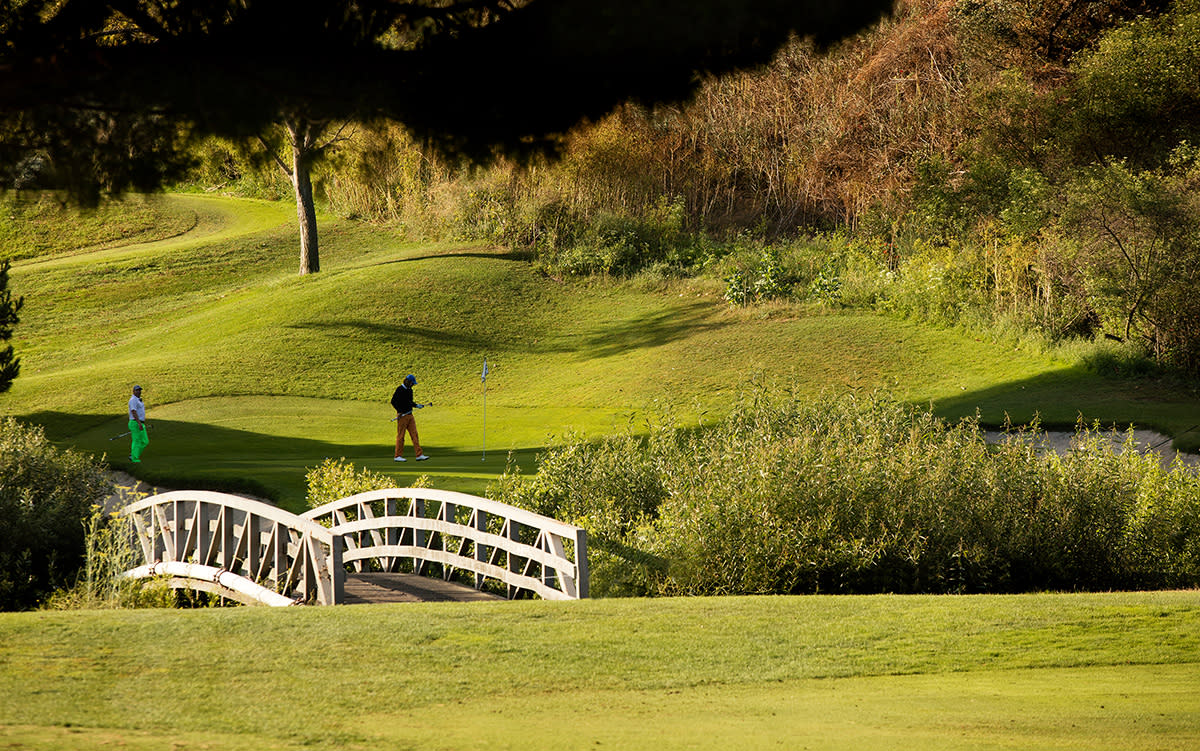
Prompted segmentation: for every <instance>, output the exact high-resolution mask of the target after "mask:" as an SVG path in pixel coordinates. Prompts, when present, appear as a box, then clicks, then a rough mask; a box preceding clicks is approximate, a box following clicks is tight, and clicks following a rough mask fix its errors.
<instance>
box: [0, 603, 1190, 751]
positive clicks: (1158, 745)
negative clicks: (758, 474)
mask: <svg viewBox="0 0 1200 751" xmlns="http://www.w3.org/2000/svg"><path fill="white" fill-rule="evenodd" d="M0 695H2V696H4V697H5V701H4V702H3V703H0V742H2V743H4V744H5V746H6V747H15V748H80V749H82V748H95V747H98V746H105V745H111V746H117V747H121V748H135V749H137V748H147V749H149V748H167V747H170V748H177V749H192V748H222V749H239V748H245V749H292V748H304V747H312V746H318V747H326V748H328V747H337V748H356V749H357V748H361V749H377V748H422V749H494V748H520V749H562V748H578V749H581V748H621V749H683V748H698V749H727V748H769V747H782V748H804V747H807V748H814V749H835V748H839V749H844V748H885V749H890V748H895V749H904V748H923V749H925V748H930V749H979V748H997V749H1000V748H1019V749H1069V748H1079V749H1094V748H1113V749H1117V748H1120V749H1134V748H1136V749H1182V748H1194V747H1196V745H1197V744H1200V592H1169V593H1148V594H1104V595H1024V596H1013V597H985V596H974V597H888V596H877V597H822V596H816V597H749V598H741V597H737V598H734V597H731V598H711V599H710V598H695V599H665V600H593V601H581V602H574V603H548V602H540V601H523V602H501V603H474V604H425V605H398V606H344V607H334V608H324V609H321V608H298V609H293V610H288V611H279V610H268V609H252V608H237V609H227V610H200V611H188V612H178V611H125V612H69V613H53V612H35V613H20V614H11V613H8V614H0Z"/></svg>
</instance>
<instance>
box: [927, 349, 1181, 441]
mask: <svg viewBox="0 0 1200 751" xmlns="http://www.w3.org/2000/svg"><path fill="white" fill-rule="evenodd" d="M933 411H934V413H935V414H937V415H938V416H940V417H942V418H945V419H947V420H957V419H960V418H964V417H970V416H973V415H975V414H976V413H977V412H978V414H979V417H980V421H981V423H982V424H983V426H984V427H986V428H993V429H998V428H1001V427H1003V426H1004V423H1005V420H1006V417H1007V419H1008V420H1010V421H1011V422H1012V424H1013V425H1024V424H1028V423H1030V422H1031V421H1033V420H1034V419H1035V418H1036V419H1038V420H1039V422H1040V423H1041V426H1042V427H1043V428H1045V429H1052V430H1073V429H1074V428H1075V426H1076V425H1077V424H1078V423H1079V422H1080V421H1081V420H1082V421H1083V422H1084V423H1085V424H1088V425H1091V424H1092V423H1097V422H1098V423H1099V424H1100V425H1101V427H1103V428H1106V429H1108V428H1116V429H1117V430H1125V429H1127V428H1129V427H1130V426H1135V427H1137V428H1140V429H1146V430H1155V431H1158V432H1160V433H1163V434H1165V435H1170V436H1173V437H1174V438H1175V445H1176V448H1180V449H1181V450H1189V451H1190V450H1194V446H1196V445H1197V444H1198V443H1200V432H1198V431H1200V401H1198V400H1197V399H1196V395H1195V393H1194V390H1193V389H1191V388H1189V387H1186V386H1182V385H1180V384H1178V383H1176V382H1172V381H1170V380H1165V379H1155V378H1114V377H1110V376H1103V375H1099V374H1096V373H1094V372H1091V371H1089V370H1087V369H1085V368H1082V367H1069V368H1064V369H1062V370H1057V371H1054V372H1050V373H1044V374H1042V375H1038V376H1034V377H1032V378H1026V379H1021V380H1014V381H1010V382H1007V383H1001V384H997V385H995V386H992V387H989V388H985V389H977V390H974V391H965V392H963V393H962V394H961V395H959V396H952V397H947V398H941V399H937V400H935V401H934V403H933Z"/></svg>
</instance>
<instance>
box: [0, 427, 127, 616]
mask: <svg viewBox="0 0 1200 751" xmlns="http://www.w3.org/2000/svg"><path fill="white" fill-rule="evenodd" d="M111 491H112V481H111V480H110V479H109V476H108V473H107V472H106V471H105V468H104V467H103V466H102V465H101V464H100V463H98V462H97V461H96V460H94V459H93V458H91V457H90V456H87V455H85V454H81V453H78V452H75V451H63V450H60V449H58V448H56V447H54V446H53V445H52V444H51V443H50V442H49V441H48V440H46V435H45V433H44V431H43V430H42V429H41V428H40V427H37V426H29V425H24V424H22V423H19V422H17V421H16V420H14V419H12V418H8V417H5V418H0V610H22V609H26V608H31V607H35V606H36V605H38V604H39V603H40V602H42V601H43V600H44V599H45V598H46V597H48V596H49V595H50V594H51V593H52V592H53V591H55V590H56V589H59V588H62V587H65V586H69V585H71V584H73V583H74V579H75V575H76V573H77V572H78V571H79V569H80V567H81V566H82V565H83V563H84V553H85V548H84V531H85V530H84V524H85V522H86V520H87V519H88V518H89V516H90V514H91V510H92V507H93V505H96V504H99V503H101V502H102V501H103V500H104V499H105V497H106V496H107V495H108V494H109V493H110V492H111Z"/></svg>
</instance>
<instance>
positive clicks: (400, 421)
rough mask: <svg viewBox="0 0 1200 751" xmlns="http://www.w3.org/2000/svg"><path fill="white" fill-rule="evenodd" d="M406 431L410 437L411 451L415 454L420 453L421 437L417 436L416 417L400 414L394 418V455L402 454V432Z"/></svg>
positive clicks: (418, 454)
mask: <svg viewBox="0 0 1200 751" xmlns="http://www.w3.org/2000/svg"><path fill="white" fill-rule="evenodd" d="M405 433H408V435H409V436H411V437H412V444H413V451H416V452H417V453H416V456H420V455H421V439H420V438H417V418H415V417H413V416H412V415H411V414H408V415H401V416H400V417H397V418H396V456H403V455H404V434H405Z"/></svg>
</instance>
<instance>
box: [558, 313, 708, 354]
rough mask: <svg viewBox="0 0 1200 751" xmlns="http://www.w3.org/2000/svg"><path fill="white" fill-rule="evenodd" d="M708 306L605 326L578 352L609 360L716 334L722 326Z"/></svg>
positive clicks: (586, 341)
mask: <svg viewBox="0 0 1200 751" xmlns="http://www.w3.org/2000/svg"><path fill="white" fill-rule="evenodd" d="M712 313H713V307H712V306H711V305H709V304H708V303H691V304H689V305H686V306H680V307H671V308H667V309H665V310H661V311H658V312H655V313H650V314H647V315H644V316H641V317H640V318H637V319H634V320H631V321H626V322H623V323H619V324H611V325H606V326H604V327H602V328H596V329H594V330H593V331H591V332H589V333H588V334H587V335H586V336H585V337H584V339H583V342H582V344H581V346H580V347H579V351H581V352H583V353H586V355H587V357H588V359H591V358H599V357H612V356H614V355H619V354H621V353H623V352H627V351H628V350H631V349H649V348H652V347H661V346H663V345H666V344H670V343H671V342H674V341H678V340H680V339H683V338H685V337H690V336H695V335H696V334H698V333H705V332H708V331H715V330H717V329H719V328H722V327H723V326H724V325H725V324H723V323H720V322H718V321H716V320H714V319H713V317H712Z"/></svg>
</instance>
